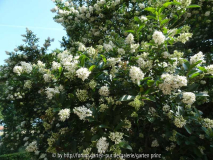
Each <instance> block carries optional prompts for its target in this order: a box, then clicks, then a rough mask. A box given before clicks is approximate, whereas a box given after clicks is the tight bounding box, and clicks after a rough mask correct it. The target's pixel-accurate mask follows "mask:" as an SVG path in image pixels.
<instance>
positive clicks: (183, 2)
mask: <svg viewBox="0 0 213 160" xmlns="http://www.w3.org/2000/svg"><path fill="white" fill-rule="evenodd" d="M177 2H179V3H181V5H182V6H183V7H187V6H189V5H190V4H191V3H192V1H191V0H177Z"/></svg>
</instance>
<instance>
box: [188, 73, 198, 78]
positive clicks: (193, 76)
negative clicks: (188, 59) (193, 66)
mask: <svg viewBox="0 0 213 160" xmlns="http://www.w3.org/2000/svg"><path fill="white" fill-rule="evenodd" d="M199 75H200V73H199V72H197V73H194V74H191V75H190V76H189V77H190V79H193V78H195V77H197V76H199Z"/></svg>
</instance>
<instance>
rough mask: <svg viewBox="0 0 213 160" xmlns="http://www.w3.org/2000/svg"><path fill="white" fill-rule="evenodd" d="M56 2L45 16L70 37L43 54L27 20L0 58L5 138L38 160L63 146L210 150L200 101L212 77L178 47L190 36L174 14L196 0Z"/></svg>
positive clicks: (198, 57) (175, 155)
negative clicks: (21, 39)
mask: <svg viewBox="0 0 213 160" xmlns="http://www.w3.org/2000/svg"><path fill="white" fill-rule="evenodd" d="M55 3H56V7H55V8H54V9H52V11H53V12H57V15H56V17H55V18H54V19H55V21H56V22H58V23H61V24H62V25H63V26H64V27H65V29H66V31H67V34H68V37H69V38H68V39H66V38H63V42H62V46H64V47H65V48H64V50H63V51H60V50H56V51H54V52H53V53H51V54H45V53H46V50H47V47H48V46H49V45H50V41H51V40H50V39H48V40H47V41H46V42H45V44H44V47H41V48H39V47H38V46H36V42H37V39H36V37H35V35H34V34H33V33H32V32H31V31H29V30H27V34H26V35H24V36H25V37H26V40H25V41H26V42H27V43H28V44H27V46H19V47H18V48H17V49H16V52H15V53H13V52H12V53H9V54H10V58H9V59H8V60H7V65H5V66H4V67H3V68H2V73H1V74H2V76H1V77H2V80H4V81H5V82H6V83H5V86H6V91H5V92H4V94H3V95H1V103H2V104H3V106H4V109H5V110H7V106H9V105H10V106H11V107H12V108H13V110H14V111H13V113H14V115H15V116H14V117H13V119H12V120H13V121H14V120H15V121H16V122H15V123H14V124H13V126H8V125H7V126H5V128H6V132H7V133H6V134H5V136H4V138H3V142H4V143H5V144H7V147H10V148H12V149H18V148H19V147H20V146H24V147H25V148H26V151H27V152H29V153H31V154H32V156H35V158H36V159H45V160H47V159H52V156H51V153H61V154H63V153H67V152H69V153H70V154H71V153H76V152H78V153H83V154H92V153H112V154H121V153H123V154H124V153H158V154H161V155H162V157H161V158H162V159H202V158H209V157H211V156H212V146H213V143H212V138H213V131H212V127H213V120H211V118H212V117H211V116H209V117H207V116H206V115H205V114H204V115H203V112H202V111H201V110H200V109H199V106H200V105H201V104H203V103H205V102H209V101H212V86H210V87H203V86H202V85H204V86H205V84H206V83H205V82H206V81H210V80H211V79H212V77H213V75H212V70H213V67H212V65H210V64H209V63H207V62H206V61H205V54H203V52H202V51H197V52H194V54H193V55H192V56H190V55H188V54H186V55H185V54H184V52H185V48H184V47H180V48H177V46H179V45H180V44H181V43H182V44H181V45H185V44H187V41H190V38H191V37H192V33H190V26H189V25H190V24H191V23H190V24H189V25H187V24H184V23H186V22H187V21H185V20H184V21H183V20H182V19H181V18H182V15H184V14H188V11H190V10H191V9H192V10H196V9H197V8H198V7H199V6H198V5H191V1H190V0H181V1H179V0H178V1H165V0H162V1H154V0H153V1H144V3H142V2H140V1H134V0H133V1H128V0H127V1H120V0H116V1H111V0H110V1H105V0H101V1H80V2H79V3H75V2H71V1H66V2H62V1H60V0H56V1H55ZM209 14H210V13H209ZM174 25H178V27H176V28H175V27H174ZM194 50H195V49H194ZM18 52H22V54H20V53H18ZM20 115H21V116H20ZM6 124H7V123H6ZM13 127H15V128H16V129H14V128H13ZM13 140H16V141H17V143H15V144H14V143H12V142H13Z"/></svg>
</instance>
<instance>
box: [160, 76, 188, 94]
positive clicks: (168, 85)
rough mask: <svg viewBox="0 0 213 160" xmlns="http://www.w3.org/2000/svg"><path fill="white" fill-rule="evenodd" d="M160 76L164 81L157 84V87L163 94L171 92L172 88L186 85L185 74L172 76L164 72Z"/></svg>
mask: <svg viewBox="0 0 213 160" xmlns="http://www.w3.org/2000/svg"><path fill="white" fill-rule="evenodd" d="M161 78H162V79H163V80H164V82H163V83H162V84H160V85H159V88H160V89H161V90H162V92H163V94H165V95H168V94H171V91H172V90H174V89H178V88H180V87H183V86H187V78H186V77H185V76H179V75H176V76H173V75H171V74H168V73H164V74H162V75H161Z"/></svg>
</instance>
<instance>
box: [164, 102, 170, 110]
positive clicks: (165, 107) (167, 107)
mask: <svg viewBox="0 0 213 160" xmlns="http://www.w3.org/2000/svg"><path fill="white" fill-rule="evenodd" d="M169 110H170V106H169V105H167V104H166V105H164V106H163V111H164V112H168V111H169Z"/></svg>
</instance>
